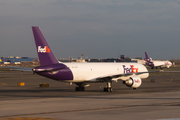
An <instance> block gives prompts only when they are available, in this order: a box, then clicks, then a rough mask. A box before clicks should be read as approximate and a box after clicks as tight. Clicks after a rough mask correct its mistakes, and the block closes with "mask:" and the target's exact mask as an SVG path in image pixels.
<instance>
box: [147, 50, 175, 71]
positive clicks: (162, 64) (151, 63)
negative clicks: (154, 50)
mask: <svg viewBox="0 0 180 120" xmlns="http://www.w3.org/2000/svg"><path fill="white" fill-rule="evenodd" d="M144 60H145V61H146V65H148V66H151V68H152V69H154V68H156V69H157V68H158V67H160V68H161V69H162V68H163V67H166V68H169V67H170V66H171V65H172V63H171V62H170V61H167V60H166V61H152V58H149V57H148V55H147V53H146V52H145V58H144Z"/></svg>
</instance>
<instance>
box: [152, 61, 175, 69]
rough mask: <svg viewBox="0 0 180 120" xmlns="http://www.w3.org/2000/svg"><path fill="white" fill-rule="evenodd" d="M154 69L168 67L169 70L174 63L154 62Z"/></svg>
mask: <svg viewBox="0 0 180 120" xmlns="http://www.w3.org/2000/svg"><path fill="white" fill-rule="evenodd" d="M153 64H154V67H158V66H159V67H167V68H169V67H170V66H171V65H172V63H171V62H170V61H153Z"/></svg>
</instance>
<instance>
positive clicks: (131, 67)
mask: <svg viewBox="0 0 180 120" xmlns="http://www.w3.org/2000/svg"><path fill="white" fill-rule="evenodd" d="M123 68H124V73H137V72H138V68H135V67H134V65H130V68H128V67H126V65H123Z"/></svg>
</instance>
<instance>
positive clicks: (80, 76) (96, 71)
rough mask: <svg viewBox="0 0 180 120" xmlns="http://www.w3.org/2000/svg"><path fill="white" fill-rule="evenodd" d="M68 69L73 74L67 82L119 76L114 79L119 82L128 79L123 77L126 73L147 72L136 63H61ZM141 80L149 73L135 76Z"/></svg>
mask: <svg viewBox="0 0 180 120" xmlns="http://www.w3.org/2000/svg"><path fill="white" fill-rule="evenodd" d="M63 64H65V65H66V66H68V67H69V68H70V70H71V71H72V73H73V80H69V81H67V80H66V81H67V82H87V81H89V82H96V80H97V79H98V78H103V77H107V76H112V75H118V74H121V75H122V76H120V77H118V78H116V79H115V80H117V79H121V80H127V79H129V77H130V76H132V74H131V75H129V76H123V74H126V73H136V72H147V69H146V67H145V66H144V65H142V64H138V63H63ZM137 76H139V77H140V78H141V79H143V78H147V77H148V76H149V73H143V74H139V75H137Z"/></svg>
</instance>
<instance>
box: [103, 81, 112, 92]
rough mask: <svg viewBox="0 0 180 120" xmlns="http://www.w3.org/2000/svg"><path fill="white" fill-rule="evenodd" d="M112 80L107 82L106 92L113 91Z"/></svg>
mask: <svg viewBox="0 0 180 120" xmlns="http://www.w3.org/2000/svg"><path fill="white" fill-rule="evenodd" d="M111 86H112V81H108V82H107V87H105V88H104V92H112V91H113V89H112V87H111Z"/></svg>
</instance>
